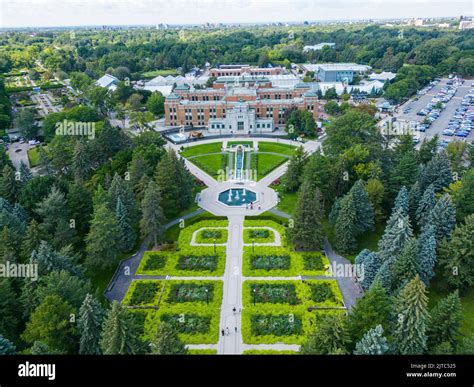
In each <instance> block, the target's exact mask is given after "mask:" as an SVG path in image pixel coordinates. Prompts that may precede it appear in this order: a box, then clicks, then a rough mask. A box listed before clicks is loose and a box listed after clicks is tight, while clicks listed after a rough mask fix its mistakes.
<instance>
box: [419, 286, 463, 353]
mask: <svg viewBox="0 0 474 387" xmlns="http://www.w3.org/2000/svg"><path fill="white" fill-rule="evenodd" d="M462 319H463V311H462V305H461V299H460V298H459V293H458V291H457V290H456V291H454V292H452V293H451V294H448V295H447V296H446V297H444V298H442V299H441V300H440V301H439V302H438V303H437V304H436V306H435V307H434V308H433V309H432V310H431V316H430V320H429V324H428V329H427V336H428V347H429V348H434V347H436V346H438V345H440V344H441V343H444V342H448V343H449V344H450V345H451V347H452V348H453V349H456V348H457V345H458V340H459V338H460V337H461V332H460V330H461V323H462Z"/></svg>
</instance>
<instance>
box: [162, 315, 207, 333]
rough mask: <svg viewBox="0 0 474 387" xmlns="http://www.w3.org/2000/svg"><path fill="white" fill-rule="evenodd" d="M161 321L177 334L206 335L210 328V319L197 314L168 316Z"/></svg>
mask: <svg viewBox="0 0 474 387" xmlns="http://www.w3.org/2000/svg"><path fill="white" fill-rule="evenodd" d="M161 321H165V322H167V323H168V324H170V325H171V326H172V327H173V328H174V329H175V330H176V332H178V333H207V332H209V329H210V327H211V317H210V316H201V315H197V314H184V313H180V314H168V313H165V314H163V315H162V316H161Z"/></svg>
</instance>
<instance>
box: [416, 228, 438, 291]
mask: <svg viewBox="0 0 474 387" xmlns="http://www.w3.org/2000/svg"><path fill="white" fill-rule="evenodd" d="M417 261H418V273H419V274H420V278H421V280H422V281H423V282H424V284H425V286H426V287H428V286H429V284H430V280H431V278H433V277H434V267H435V265H436V236H435V228H434V226H433V225H427V226H426V227H424V228H423V230H422V233H421V235H420V238H419V239H418V255H417Z"/></svg>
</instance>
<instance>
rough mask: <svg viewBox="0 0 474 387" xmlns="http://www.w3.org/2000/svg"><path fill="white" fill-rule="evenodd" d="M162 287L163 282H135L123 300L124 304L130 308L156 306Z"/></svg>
mask: <svg viewBox="0 0 474 387" xmlns="http://www.w3.org/2000/svg"><path fill="white" fill-rule="evenodd" d="M162 285H163V283H162V281H157V280H134V281H132V283H131V285H130V287H129V289H128V291H127V294H126V295H125V298H124V299H123V304H124V305H129V306H152V305H156V303H157V301H158V297H159V294H160V290H161V288H162Z"/></svg>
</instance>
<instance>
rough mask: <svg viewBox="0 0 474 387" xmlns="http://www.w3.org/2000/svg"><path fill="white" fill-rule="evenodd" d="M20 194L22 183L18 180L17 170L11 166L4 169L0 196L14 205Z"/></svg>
mask: <svg viewBox="0 0 474 387" xmlns="http://www.w3.org/2000/svg"><path fill="white" fill-rule="evenodd" d="M19 194H20V181H19V180H17V177H16V174H15V170H14V169H13V168H12V167H11V166H10V165H9V164H7V165H5V166H4V167H3V172H2V176H1V177H0V196H1V197H3V198H4V199H6V200H8V201H9V202H10V204H14V203H16V202H17V200H18V195H19Z"/></svg>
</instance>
